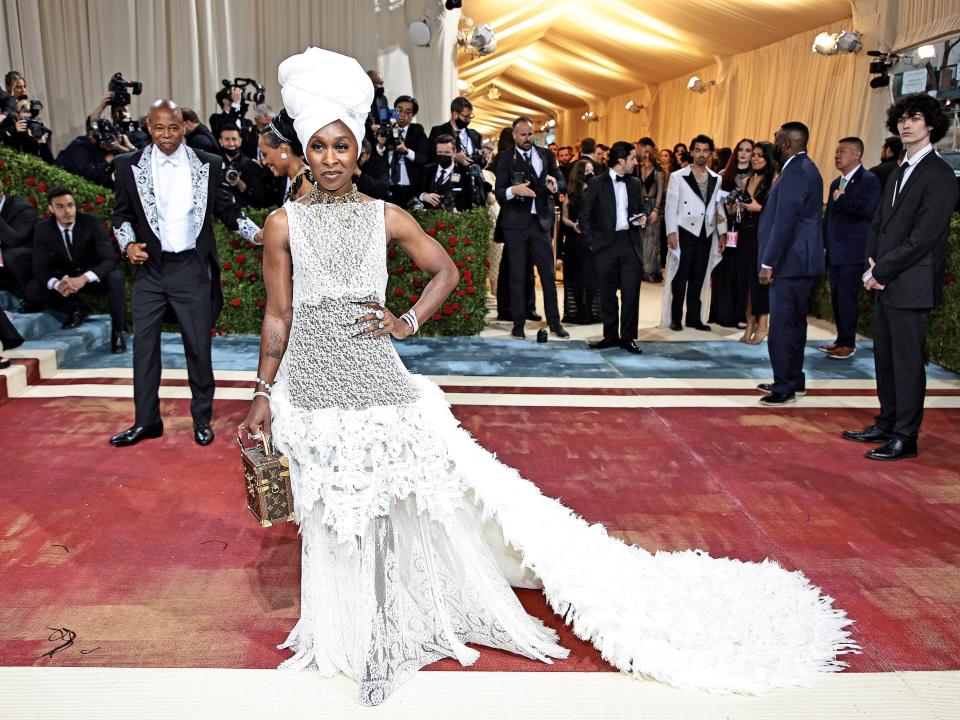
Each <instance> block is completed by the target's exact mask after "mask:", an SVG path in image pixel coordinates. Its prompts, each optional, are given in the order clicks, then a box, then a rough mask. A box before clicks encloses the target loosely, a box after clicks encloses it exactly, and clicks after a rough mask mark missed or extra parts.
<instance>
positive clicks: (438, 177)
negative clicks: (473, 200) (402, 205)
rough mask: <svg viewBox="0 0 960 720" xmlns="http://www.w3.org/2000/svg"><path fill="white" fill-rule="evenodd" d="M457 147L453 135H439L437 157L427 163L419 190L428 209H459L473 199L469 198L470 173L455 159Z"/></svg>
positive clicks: (418, 195) (462, 208) (419, 198)
mask: <svg viewBox="0 0 960 720" xmlns="http://www.w3.org/2000/svg"><path fill="white" fill-rule="evenodd" d="M453 148H454V139H453V137H452V136H450V135H440V136H439V137H437V139H436V148H435V150H436V154H437V161H436V162H435V163H430V164H429V165H427V166H426V167H424V169H423V176H422V181H421V183H420V192H419V193H418V194H417V199H418V200H419V201H420V202H421V203H423V206H424V209H426V210H446V211H447V212H455V211H457V210H466V209H468V208H469V207H470V205H469V200H468V199H467V198H465V190H466V187H465V178H466V174H465V173H464V172H463V170H462V168H460V167H459V166H458V165H457V164H456V163H455V162H454V160H453V158H454V155H455V152H454V149H453Z"/></svg>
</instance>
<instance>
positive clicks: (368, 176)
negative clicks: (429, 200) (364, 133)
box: [353, 140, 412, 202]
mask: <svg viewBox="0 0 960 720" xmlns="http://www.w3.org/2000/svg"><path fill="white" fill-rule="evenodd" d="M353 182H354V184H355V185H356V186H357V190H359V191H360V192H362V193H363V194H364V195H369V196H370V197H372V198H376V199H377V200H387V199H388V197H389V192H390V184H389V181H388V179H387V161H386V160H384V159H383V158H382V157H380V156H379V155H377V154H376V153H375V152H374V151H373V148H372V147H371V146H370V143H369V142H368V141H367V140H364V141H363V142H362V143H360V157H359V158H358V159H357V167H356V169H354V171H353ZM411 195H412V194H411ZM394 202H396V201H394Z"/></svg>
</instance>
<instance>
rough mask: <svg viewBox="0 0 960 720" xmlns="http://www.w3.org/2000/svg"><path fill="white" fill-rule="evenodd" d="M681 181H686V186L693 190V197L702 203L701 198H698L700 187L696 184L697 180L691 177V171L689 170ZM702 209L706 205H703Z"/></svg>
mask: <svg viewBox="0 0 960 720" xmlns="http://www.w3.org/2000/svg"><path fill="white" fill-rule="evenodd" d="M683 179H684V180H686V181H687V185H689V186H690V189H691V190H693V195H694V197H696V198H698V199H699V200H700V202H703V198H702V197H700V186H699V185H698V184H697V179H696V178H695V177H694V176H693V171H692V170H691V171H690V172H688V173H687V174H686V175H684V176H683ZM704 207H706V203H704Z"/></svg>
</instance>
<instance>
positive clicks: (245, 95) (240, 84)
mask: <svg viewBox="0 0 960 720" xmlns="http://www.w3.org/2000/svg"><path fill="white" fill-rule="evenodd" d="M220 83H221V84H222V85H223V87H222V88H221V89H220V92H219V93H217V101H218V102H219V100H220V98H221V97H230V90H231V89H232V88H239V90H240V114H241V115H246V114H247V107H246V106H247V105H248V104H249V103H253V104H254V105H263V102H264V100H266V98H267V94H266V90H264V88H263V85H261V84H260V83H258V82H257V81H256V80H254V79H253V78H239V77H238V78H234V79H233V80H228V79H226V78H224V79H223V80H221V81H220Z"/></svg>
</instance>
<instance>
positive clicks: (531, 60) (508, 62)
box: [459, 0, 851, 134]
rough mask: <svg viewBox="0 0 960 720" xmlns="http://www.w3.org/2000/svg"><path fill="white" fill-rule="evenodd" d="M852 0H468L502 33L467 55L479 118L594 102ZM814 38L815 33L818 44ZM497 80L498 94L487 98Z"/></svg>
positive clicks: (497, 122)
mask: <svg viewBox="0 0 960 720" xmlns="http://www.w3.org/2000/svg"><path fill="white" fill-rule="evenodd" d="M850 12H851V9H850V1H849V0H724V1H723V2H704V1H703V0H670V1H669V2H653V1H652V0H589V1H588V0H527V2H526V3H523V4H518V3H517V2H516V0H466V1H465V2H464V3H463V14H464V15H465V16H467V17H470V18H472V19H473V21H474V23H475V24H476V25H477V26H479V25H482V24H484V23H488V24H489V25H490V26H491V27H492V28H493V30H494V32H495V33H496V35H497V51H496V52H495V53H494V54H492V55H488V56H486V57H481V58H478V57H471V56H469V55H467V54H465V53H463V52H461V54H460V61H459V64H460V78H461V79H462V80H465V81H467V82H469V83H471V84H472V85H473V86H474V89H473V90H472V91H470V92H469V94H468V97H469V98H470V100H471V102H473V104H474V110H475V113H476V115H477V120H476V121H475V123H474V124H475V126H476V127H477V129H478V130H480V131H481V132H482V133H484V134H487V133H490V132H493V131H495V130H496V129H497V128H499V127H502V126H503V125H505V124H508V123H509V122H510V120H512V119H513V118H514V117H516V116H517V115H518V114H521V113H522V114H526V115H530V116H531V117H533V118H534V120H536V121H542V120H545V119H547V118H549V117H556V116H557V114H558V113H559V112H561V111H562V110H564V109H568V108H577V107H582V106H584V105H592V104H594V103H595V102H597V101H600V100H602V99H605V98H608V97H612V96H615V95H621V94H624V93H629V92H631V91H632V90H636V89H637V88H639V87H641V86H642V85H644V84H656V83H659V82H662V81H665V80H671V79H673V78H675V77H678V76H680V75H683V74H684V73H687V72H691V71H693V70H696V69H697V68H701V67H703V66H704V65H708V64H710V63H711V62H713V61H714V60H715V59H717V58H722V57H725V56H729V55H735V54H737V53H741V52H745V51H747V50H752V49H754V48H757V47H762V46H763V45H768V44H770V43H773V42H776V41H777V40H780V39H782V38H785V37H788V36H790V35H794V34H796V33H798V32H802V31H803V30H805V29H808V28H815V27H817V26H820V25H825V24H827V23H830V22H833V21H836V20H840V19H842V18H845V17H849V16H850ZM812 41H813V38H812V37H811V43H812ZM491 85H495V86H496V87H497V89H498V90H499V91H500V98H499V99H498V100H489V99H487V93H488V91H489V89H490V86H491Z"/></svg>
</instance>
